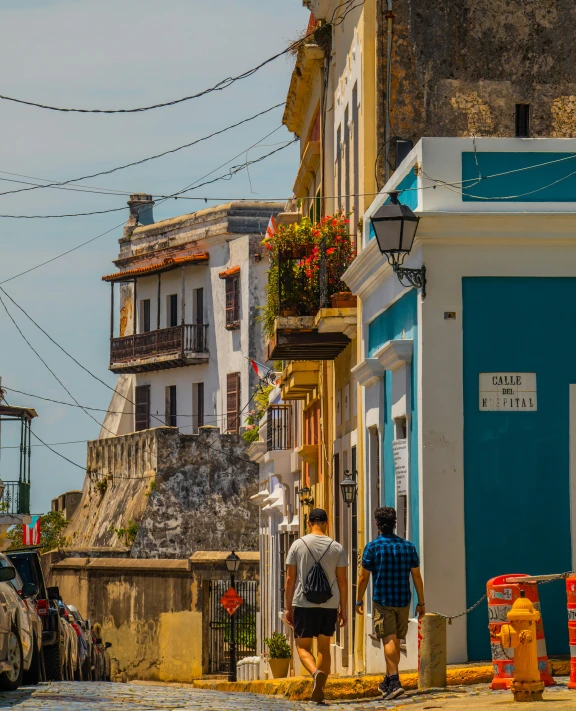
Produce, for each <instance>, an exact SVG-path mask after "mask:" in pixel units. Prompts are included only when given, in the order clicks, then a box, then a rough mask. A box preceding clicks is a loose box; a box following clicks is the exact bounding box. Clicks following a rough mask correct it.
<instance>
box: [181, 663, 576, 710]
mask: <svg viewBox="0 0 576 711" xmlns="http://www.w3.org/2000/svg"><path fill="white" fill-rule="evenodd" d="M550 670H551V672H552V675H553V676H559V677H565V676H568V675H569V674H570V661H569V660H563V659H562V660H561V659H558V660H556V659H551V660H550ZM492 675H493V668H492V665H491V664H486V665H484V664H480V665H478V664H466V665H461V666H454V667H449V668H448V673H447V680H448V686H451V687H452V686H453V687H456V686H458V687H462V686H469V685H473V684H481V683H489V682H490V681H492ZM400 678H401V680H402V685H403V686H404V688H405V689H407V690H415V689H417V688H418V673H417V672H408V673H402V674H401V675H400ZM381 681H382V676H381V675H379V676H368V675H366V676H333V677H330V678H329V679H328V683H327V684H326V689H325V692H326V699H327V700H328V701H329V700H331V699H332V700H347V699H368V698H374V697H378V696H380V693H379V691H378V684H380V682H381ZM194 687H195V688H198V689H213V690H215V691H228V692H244V693H252V694H264V695H266V696H280V697H283V698H286V699H290V700H291V701H305V700H307V699H309V698H310V694H311V692H312V679H311V677H309V676H300V677H288V678H286V679H267V680H265V681H237V682H227V681H210V680H204V681H195V682H194ZM555 698H556V697H555ZM573 707H574V708H576V696H574V697H573Z"/></svg>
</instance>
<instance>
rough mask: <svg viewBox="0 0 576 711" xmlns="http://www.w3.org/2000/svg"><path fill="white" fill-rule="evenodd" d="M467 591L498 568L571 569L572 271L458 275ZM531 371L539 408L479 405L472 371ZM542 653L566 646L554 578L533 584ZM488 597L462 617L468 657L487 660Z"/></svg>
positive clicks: (478, 589)
mask: <svg viewBox="0 0 576 711" xmlns="http://www.w3.org/2000/svg"><path fill="white" fill-rule="evenodd" d="M462 290H463V294H462V296H463V335H464V354H463V356H464V357H463V364H464V371H463V372H464V500H465V534H466V594H467V602H468V604H469V605H471V604H472V603H474V602H476V600H478V598H480V596H481V595H482V594H483V593H484V592H485V590H486V582H487V581H488V580H489V579H490V578H492V577H494V576H495V575H502V574H506V573H528V574H547V573H560V572H563V571H567V570H571V568H572V558H571V538H570V493H569V385H570V383H576V357H575V353H576V328H574V324H576V279H572V278H489V277H483V278H465V279H463V284H462ZM506 371H508V372H525V373H536V384H537V398H538V410H537V412H515V413H507V412H485V411H482V412H481V411H480V410H479V401H478V399H479V392H478V390H479V374H480V373H483V372H506ZM540 599H541V601H542V611H543V618H544V628H545V633H546V642H547V647H548V653H549V654H566V653H567V652H568V633H567V618H566V610H565V607H566V597H565V592H564V585H563V583H562V582H558V583H552V584H550V585H546V586H540ZM487 622H488V617H487V610H486V605H485V604H483V605H482V606H481V607H480V608H478V609H477V610H476V611H475V612H473V613H472V614H470V615H469V616H468V653H469V658H470V659H471V660H481V659H490V644H489V637H488V633H487V629H486V624H487Z"/></svg>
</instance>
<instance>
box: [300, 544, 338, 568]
mask: <svg viewBox="0 0 576 711" xmlns="http://www.w3.org/2000/svg"><path fill="white" fill-rule="evenodd" d="M300 540H301V541H302V543H303V544H304V545H305V546H306V548H308V553H310V555H311V556H312V559H313V560H314V562H315V563H319V562H320V561H321V560H322V558H324V556H325V555H326V553H328V550H329V549H330V546H331V545H332V544H333V543H334V541H333V540H330V543H329V544H328V547H327V548H326V550H325V551H324V553H322V555H321V556H320V558H318V560H316V558H314V553H312V551H311V550H310V548H309V547H308V544H307V543H306V541H305V540H304V538H301V539H300Z"/></svg>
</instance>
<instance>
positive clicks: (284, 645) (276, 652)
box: [264, 632, 292, 659]
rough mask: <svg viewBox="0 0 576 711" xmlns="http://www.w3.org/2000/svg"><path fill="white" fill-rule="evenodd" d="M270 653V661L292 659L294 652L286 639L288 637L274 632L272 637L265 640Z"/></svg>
mask: <svg viewBox="0 0 576 711" xmlns="http://www.w3.org/2000/svg"><path fill="white" fill-rule="evenodd" d="M264 643H265V644H266V646H267V647H268V650H269V652H270V659H291V658H292V650H291V649H290V645H289V644H288V640H287V639H286V635H283V634H282V633H281V632H274V634H273V635H272V637H268V638H267V639H265V640H264Z"/></svg>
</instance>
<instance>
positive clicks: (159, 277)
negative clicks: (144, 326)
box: [156, 272, 162, 331]
mask: <svg viewBox="0 0 576 711" xmlns="http://www.w3.org/2000/svg"><path fill="white" fill-rule="evenodd" d="M161 276H162V274H161V272H158V309H157V312H156V330H157V331H158V330H160V281H161Z"/></svg>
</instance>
